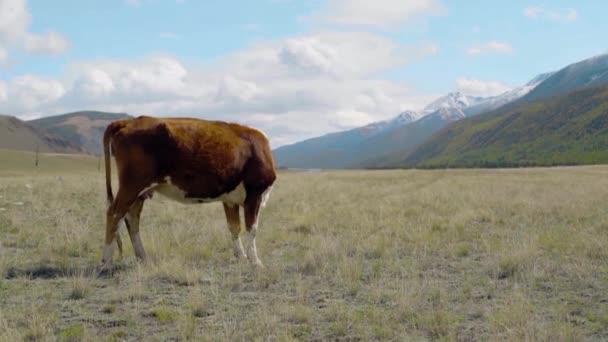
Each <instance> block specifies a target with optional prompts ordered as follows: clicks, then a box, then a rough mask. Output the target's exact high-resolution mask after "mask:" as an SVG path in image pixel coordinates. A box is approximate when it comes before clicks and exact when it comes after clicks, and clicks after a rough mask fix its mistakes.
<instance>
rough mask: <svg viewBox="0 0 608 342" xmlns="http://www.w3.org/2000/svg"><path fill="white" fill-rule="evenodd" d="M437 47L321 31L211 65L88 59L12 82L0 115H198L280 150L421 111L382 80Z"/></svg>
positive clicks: (416, 100)
mask: <svg viewBox="0 0 608 342" xmlns="http://www.w3.org/2000/svg"><path fill="white" fill-rule="evenodd" d="M437 50H438V47H437V46H435V45H433V44H430V43H425V44H421V45H420V46H414V47H405V46H401V45H399V44H397V43H396V42H394V41H392V40H389V39H387V38H384V37H382V36H378V35H373V34H370V33H361V32H320V33H315V34H308V35H303V36H299V37H293V38H290V39H284V40H277V41H267V42H263V43H258V44H256V45H254V46H252V47H250V48H248V49H246V50H243V51H239V52H236V53H232V54H230V55H227V56H224V58H222V59H220V62H215V63H212V64H206V65H192V64H188V63H185V62H183V61H180V60H178V59H177V58H174V57H171V56H150V57H147V58H143V59H139V60H95V61H82V62H78V63H71V64H69V65H68V66H67V67H66V73H65V74H64V75H63V76H62V77H60V78H59V79H56V80H48V79H38V78H32V77H29V78H25V79H13V80H11V81H9V82H8V83H7V85H6V88H7V92H8V97H7V98H5V99H4V100H1V99H0V112H5V113H11V114H17V115H21V116H25V115H30V116H31V115H34V114H37V113H42V114H44V113H61V112H67V111H72V110H79V109H83V108H96V109H99V110H108V111H120V112H123V111H124V112H129V113H132V114H135V115H136V114H151V115H157V116H195V117H196V116H198V117H203V118H210V119H222V120H229V121H238V122H243V123H246V124H252V125H255V126H257V127H259V128H261V129H263V130H265V131H267V133H268V134H269V135H270V136H271V140H272V143H273V145H275V146H276V145H278V144H284V143H288V142H294V141H296V140H299V139H303V138H307V137H312V136H315V135H319V134H323V133H327V132H329V131H335V130H337V129H343V128H349V127H355V126H359V125H361V124H366V123H369V122H371V121H376V120H384V119H388V118H389V117H392V116H394V115H396V114H398V113H399V112H400V111H402V110H404V109H417V108H421V107H422V106H424V105H425V104H426V102H427V101H428V100H430V99H429V98H428V97H420V96H417V95H415V94H413V93H412V89H410V88H409V87H408V86H406V85H404V84H401V83H398V82H394V81H386V80H378V79H376V78H375V75H376V74H377V73H378V72H380V71H383V70H388V69H390V68H394V67H398V66H403V65H405V64H407V63H408V62H410V61H412V60H413V59H417V58H421V57H422V56H426V55H428V54H433V53H436V52H437ZM27 94H31V97H27V96H26V95H27ZM17 95H19V96H17Z"/></svg>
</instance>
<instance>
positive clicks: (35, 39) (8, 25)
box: [0, 0, 70, 54]
mask: <svg viewBox="0 0 608 342" xmlns="http://www.w3.org/2000/svg"><path fill="white" fill-rule="evenodd" d="M30 23H31V15H30V13H29V11H28V8H27V3H26V0H0V43H4V44H5V45H7V46H14V47H17V48H20V49H24V50H25V51H27V52H31V53H35V54H59V53H64V52H65V51H67V50H68V49H69V47H70V43H69V41H68V40H67V38H66V37H65V36H63V35H62V34H61V33H58V32H55V31H49V32H47V33H44V34H36V33H32V32H29V30H28V29H29V26H30Z"/></svg>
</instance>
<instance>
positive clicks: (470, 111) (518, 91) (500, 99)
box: [466, 72, 555, 116]
mask: <svg viewBox="0 0 608 342" xmlns="http://www.w3.org/2000/svg"><path fill="white" fill-rule="evenodd" d="M553 74H555V73H554V72H548V73H544V74H540V75H538V76H536V77H534V78H533V79H532V80H530V82H528V83H526V84H524V85H523V86H520V87H516V88H513V89H511V90H509V91H506V92H504V93H502V94H500V95H497V96H492V97H487V98H485V99H484V101H482V102H480V103H477V104H475V105H473V106H471V107H469V108H467V110H466V112H467V116H472V115H477V114H481V113H484V112H489V111H492V110H494V109H497V108H500V107H502V106H504V105H506V104H507V103H512V102H514V101H516V100H518V99H520V98H522V97H524V96H526V95H527V94H528V93H529V92H531V91H532V90H534V89H535V88H536V87H538V85H539V84H541V83H542V82H544V81H545V80H546V79H548V78H549V77H551V76H552V75H553Z"/></svg>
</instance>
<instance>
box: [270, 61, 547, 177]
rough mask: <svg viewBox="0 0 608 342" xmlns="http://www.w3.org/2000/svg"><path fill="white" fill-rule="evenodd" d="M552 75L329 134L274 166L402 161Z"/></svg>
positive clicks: (289, 151) (295, 148)
mask: <svg viewBox="0 0 608 342" xmlns="http://www.w3.org/2000/svg"><path fill="white" fill-rule="evenodd" d="M551 75H552V74H551V73H548V74H542V75H538V76H537V77H535V78H534V79H532V80H531V81H530V82H528V83H527V84H525V85H523V86H521V87H518V88H514V89H512V90H510V91H507V92H505V93H503V94H500V95H498V96H493V97H485V98H484V97H475V96H468V95H465V94H462V93H461V92H453V93H449V94H447V95H445V96H442V97H440V98H438V99H437V100H435V101H433V102H431V103H430V104H428V105H427V106H426V107H425V108H424V109H423V110H422V112H420V113H416V112H411V111H408V112H404V113H402V114H400V115H399V116H397V117H396V118H394V119H392V120H389V121H381V122H376V123H372V124H369V125H367V126H363V127H359V128H355V129H351V130H349V131H345V132H338V133H330V134H327V135H324V136H321V137H318V138H312V139H308V140H304V141H301V142H298V143H295V144H292V145H289V146H283V147H280V148H278V149H276V150H275V151H274V155H275V159H276V160H277V164H278V165H279V166H282V167H289V168H360V167H365V168H374V167H379V166H384V165H387V164H390V163H391V162H394V161H395V160H401V159H402V158H403V156H404V155H405V154H407V153H408V152H409V151H410V150H411V149H412V148H414V147H416V146H417V145H419V144H421V143H423V142H424V141H426V140H427V139H429V138H430V137H431V136H432V135H433V134H434V133H436V132H438V131H440V130H441V129H442V128H444V127H446V126H447V125H448V124H450V123H452V122H454V121H458V120H461V119H464V118H466V117H469V116H473V115H477V114H480V113H482V112H486V111H491V110H494V109H496V108H499V107H501V106H503V105H505V104H507V103H510V102H512V101H515V100H517V99H519V98H521V97H522V96H524V95H526V94H528V92H530V91H531V90H532V89H534V87H536V86H537V85H538V84H540V83H541V82H543V81H544V80H546V79H547V78H548V77H550V76H551Z"/></svg>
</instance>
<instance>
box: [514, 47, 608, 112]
mask: <svg viewBox="0 0 608 342" xmlns="http://www.w3.org/2000/svg"><path fill="white" fill-rule="evenodd" d="M600 84H608V54H603V55H599V56H595V57H592V58H588V59H586V60H583V61H581V62H578V63H574V64H570V65H568V66H567V67H565V68H563V69H561V70H559V71H558V72H556V73H554V74H552V75H551V76H550V77H548V78H547V79H546V80H544V81H543V82H542V83H541V84H539V85H538V86H537V87H536V88H534V90H533V91H531V92H530V93H529V94H527V95H526V97H525V99H523V98H522V99H523V100H525V101H538V100H542V99H547V98H550V97H552V96H556V95H560V94H565V93H567V92H570V91H572V90H574V89H579V88H583V87H589V86H593V85H600Z"/></svg>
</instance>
